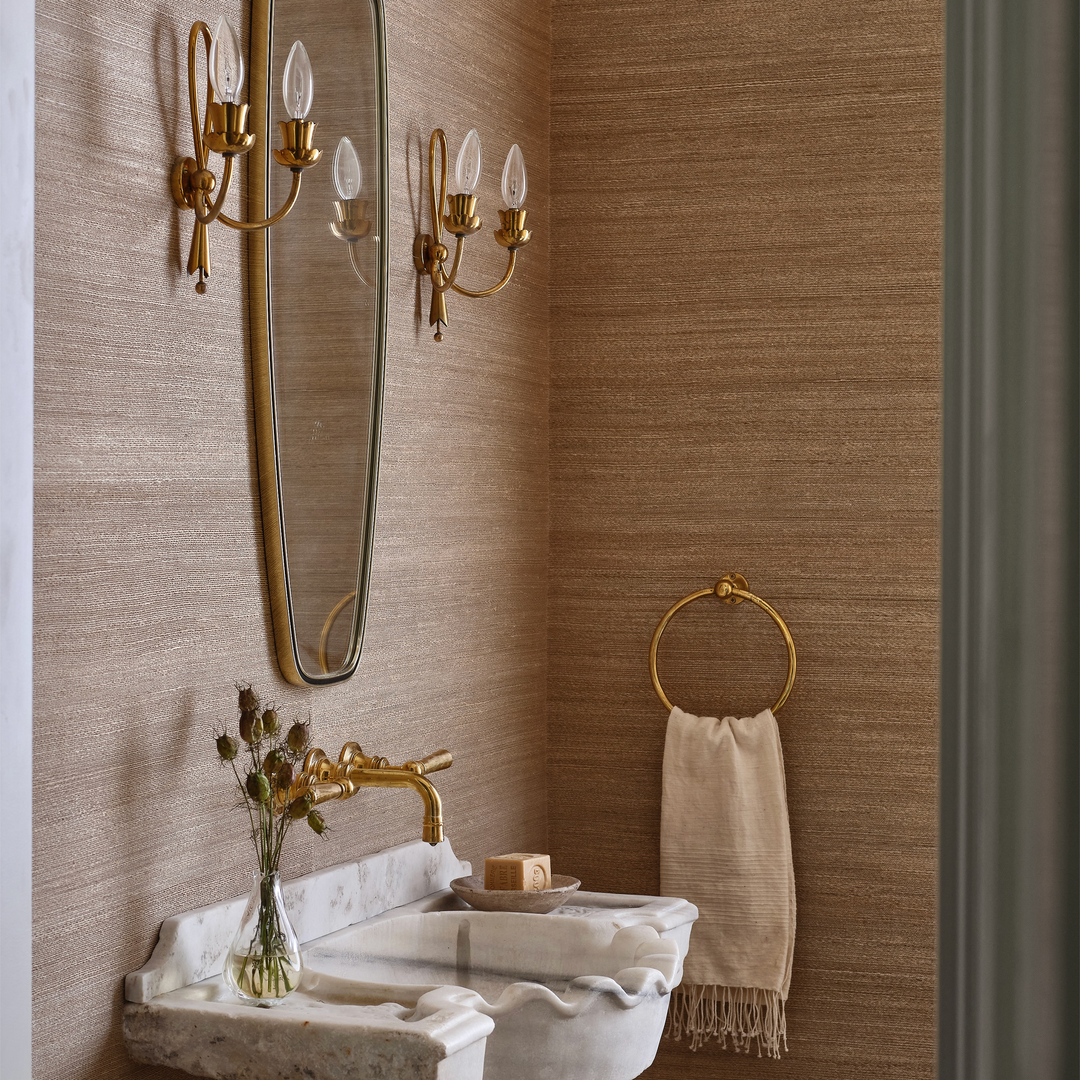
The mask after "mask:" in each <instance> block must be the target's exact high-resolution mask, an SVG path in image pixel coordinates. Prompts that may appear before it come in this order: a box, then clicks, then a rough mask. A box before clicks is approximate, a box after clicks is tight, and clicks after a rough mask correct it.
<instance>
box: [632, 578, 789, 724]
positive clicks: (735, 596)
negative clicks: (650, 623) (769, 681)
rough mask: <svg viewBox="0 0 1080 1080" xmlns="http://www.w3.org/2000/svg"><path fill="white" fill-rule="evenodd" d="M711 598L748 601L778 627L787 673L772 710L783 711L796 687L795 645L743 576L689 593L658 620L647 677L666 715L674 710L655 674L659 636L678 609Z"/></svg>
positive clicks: (727, 600)
mask: <svg viewBox="0 0 1080 1080" xmlns="http://www.w3.org/2000/svg"><path fill="white" fill-rule="evenodd" d="M713 595H715V596H718V597H719V598H720V599H721V600H723V601H724V603H725V604H741V603H742V602H743V601H744V600H749V601H750V602H751V603H753V604H757V606H758V607H759V608H761V610H762V611H765V612H767V613H768V614H769V615H771V616H772V620H773V622H774V623H776V625H777V626H779V627H780V633H781V634H783V635H784V641H785V642H786V643H787V651H788V673H787V682H786V683H784V690H783V693H781V695H780V696H779V697H778V698H777V699H776V704H775V705H774V706H773V707H772V711H773V712H774V713H778V712H779V711H780V709H781V708H782V707H783V704H784V702H785V701H787V699H788V694H790V693H791V688H792V686H794V685H795V642H794V641H793V640H792V637H791V631H790V630H789V629H788V628H787V623H786V622H784V620H783V619H781V618H780V616H779V614H778V613H777V612H776V609H775V608H773V607H772V606H771V605H770V604H767V603H766V602H765V601H764V600H762V599H761V597H760V596H755V595H754V594H753V593H752V592H751V591H750V587H749V586H748V585H747V584H746V578H744V577H743V576H742V574H726V575H725V576H724V577H722V578H721V579H720V580H719V581H718V582H717V583H716V584H715V585H714V586H713V587H712V588H711V589H701V590H699V591H698V592H695V593H691V594H690V595H689V596H684V597H683V598H682V599H681V600H680V601H679V602H678V603H677V604H675V605H673V606H672V608H671V609H670V610H669V611H668V613H667V614H666V615H665V616H664V617H663V618H662V619H661V620H660V622H659V624H658V625H657V627H656V631H655V633H654V634H653V636H652V644H651V645H650V646H649V674H650V675H651V676H652V684H653V689H654V690H655V691H656V693H657V696H658V697H659V698H660V700H661V701H662V702H663V703H664V705H665V706H666V707H667V709H668V710H669V711H670V710H671V709H673V708H674V706H673V705H672V704H671V702H670V701H668V699H667V694H665V693H664V688H663V687H662V686H661V685H660V676H659V675H657V673H656V650H657V648H658V647H659V645H660V635H661V634H663V632H664V629H665V627H666V626H667V624H668V623H669V622H670V621H671V616H672V615H674V614H675V612H676V611H678V610H679V608H681V607H684V606H685V605H686V604H689V603H690V601H691V600H697V599H699V598H700V597H702V596H713Z"/></svg>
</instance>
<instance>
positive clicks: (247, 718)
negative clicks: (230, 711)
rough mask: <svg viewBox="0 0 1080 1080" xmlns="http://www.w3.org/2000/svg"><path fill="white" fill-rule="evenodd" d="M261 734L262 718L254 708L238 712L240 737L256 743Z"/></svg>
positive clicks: (247, 741) (245, 740)
mask: <svg viewBox="0 0 1080 1080" xmlns="http://www.w3.org/2000/svg"><path fill="white" fill-rule="evenodd" d="M262 734H263V726H262V720H261V719H260V717H259V714H258V713H257V712H256V711H255V710H254V709H248V710H247V712H243V713H241V714H240V738H241V739H243V740H244V742H246V743H257V742H258V741H259V740H260V739H261V738H262Z"/></svg>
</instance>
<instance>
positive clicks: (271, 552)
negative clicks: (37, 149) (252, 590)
mask: <svg viewBox="0 0 1080 1080" xmlns="http://www.w3.org/2000/svg"><path fill="white" fill-rule="evenodd" d="M251 27H252V35H251V40H252V50H251V97H250V101H251V114H252V119H251V129H252V130H253V131H255V132H257V133H258V142H257V144H256V147H255V149H254V150H253V151H252V152H251V154H250V155H249V160H250V166H249V174H248V175H249V183H248V219H249V220H256V219H258V218H261V217H264V216H265V215H266V214H267V213H268V212H270V210H269V208H276V207H279V206H281V205H282V203H283V202H284V200H285V197H286V195H287V193H288V189H289V184H290V183H291V181H292V175H291V173H290V172H289V170H288V169H283V168H281V167H280V166H278V167H274V166H273V163H272V161H271V158H270V155H271V153H272V149H273V147H276V146H278V145H280V139H279V137H278V126H277V123H278V122H279V121H284V120H288V119H289V114H288V113H287V112H286V103H285V98H284V94H285V93H287V92H288V91H289V89H290V88H292V90H293V91H294V93H295V92H296V88H297V86H303V85H305V84H304V82H303V80H301V81H300V82H299V83H298V82H297V80H296V71H297V66H298V65H303V63H304V57H303V53H305V52H306V54H307V57H308V58H309V61H310V70H311V73H312V79H313V82H314V94H313V95H311V96H312V104H311V109H310V113H309V115H308V119H310V120H316V121H317V122H318V126H317V127H316V129H315V136H314V140H313V144H314V145H315V146H317V147H318V148H319V149H320V150H321V151H322V158H321V159H320V161H319V163H318V164H317V165H316V166H314V167H313V168H310V169H308V170H307V171H306V172H305V174H304V181H303V187H302V190H301V192H300V197H299V199H298V200H297V203H296V205H295V206H294V207H293V210H292V212H291V213H290V214H289V215H288V217H286V218H285V219H284V220H282V221H280V222H279V223H278V224H277V225H275V226H274V227H273V228H272V229H269V230H265V231H263V230H260V231H258V232H256V233H252V234H251V235H250V241H249V247H248V263H249V265H248V280H249V298H250V311H251V327H250V345H251V354H252V373H253V383H254V392H255V429H256V440H257V444H258V455H259V488H260V494H261V499H262V518H263V538H264V543H265V548H266V571H267V579H268V584H269V591H270V603H271V610H272V614H273V621H274V637H275V641H276V646H277V655H278V664H279V666H280V667H281V671H282V674H283V675H284V676H285V678H286V679H288V680H289V682H292V683H305V684H319V683H331V682H337V681H339V680H341V679H347V678H348V677H349V676H350V675H351V674H352V673H353V671H355V670H356V664H357V661H358V660H359V658H360V648H361V644H362V642H363V635H364V620H365V616H366V611H367V594H368V576H369V571H370V566H371V549H372V541H373V534H374V524H375V493H376V482H377V479H378V465H379V432H380V421H381V412H382V386H383V364H384V357H385V350H386V283H387V244H386V237H387V226H388V221H389V211H388V193H389V185H388V161H387V100H386V45H385V29H384V24H383V12H382V8H381V4H380V2H379V0H254V4H253V8H252V20H251ZM297 41H301V42H303V46H304V47H303V49H297V50H294V49H293V43H294V42H297ZM290 55H291V59H290ZM304 104H306V102H301V108H302V107H303V105H304ZM294 108H295V106H294ZM268 134H269V135H270V137H269V138H268V137H267V135H268Z"/></svg>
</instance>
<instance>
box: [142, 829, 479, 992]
mask: <svg viewBox="0 0 1080 1080" xmlns="http://www.w3.org/2000/svg"><path fill="white" fill-rule="evenodd" d="M471 870H472V866H471V864H469V863H467V862H462V861H461V860H460V859H458V857H457V856H456V855H455V854H454V852H453V849H452V848H451V847H450V843H449V841H446V842H444V843H442V844H439V845H438V846H437V847H432V846H431V845H430V844H425V843H423V842H422V841H420V840H413V841H411V842H410V843H407V844H399V845H398V846H397V847H392V848H386V849H385V850H384V851H380V852H377V853H376V854H374V855H367V856H365V857H364V858H362V859H360V860H359V861H357V862H354V863H339V864H338V865H337V866H330V867H327V868H326V869H325V870H317V871H316V872H315V873H313V874H307V875H305V876H304V877H300V878H295V879H293V880H292V881H287V882H285V883H284V885H283V886H282V891H283V892H284V895H285V907H286V909H287V910H288V912H289V918H290V920H291V921H292V924H293V929H294V930H295V931H296V936H297V938H298V939H299V940H300V942H301V944H303V943H304V942H306V941H313V940H314V939H315V938H320V937H324V936H325V935H327V934H330V933H333V932H334V931H335V930H340V929H341V928H342V927H343V926H350V925H352V924H353V923H358V922H363V921H364V920H365V919H370V918H372V916H374V915H379V914H381V913H382V912H384V911H387V910H389V909H390V908H395V907H400V906H401V905H402V904H408V903H410V902H412V901H414V900H418V899H420V898H421V897H424V896H428V895H429V894H430V893H434V892H438V891H439V890H441V889H445V888H446V887H447V886H448V885H449V884H450V882H451V881H452V880H453V879H454V878H456V877H460V876H461V874H462V873H465V874H468V873H470V872H471ZM246 903H247V897H246V896H237V897H234V898H233V899H231V900H222V901H220V902H219V903H216V904H209V905H207V906H206V907H202V908H197V909H196V910H195V911H189V912H187V913H186V914H183V915H175V916H173V917H172V918H171V919H166V920H165V922H163V923H162V924H161V930H160V932H159V933H158V943H157V945H156V946H155V947H154V951H153V953H152V955H151V956H150V959H149V960H148V961H147V962H146V964H145V965H143V967H141V968H139V970H138V971H133V972H132V973H131V974H130V975H128V976H127V978H126V979H125V980H124V996H125V998H126V999H127V1000H128V1001H133V1002H147V1001H150V1000H151V999H152V998H155V997H158V996H159V995H161V994H167V993H168V992H169V991H170V990H178V989H179V988H180V987H182V986H187V985H188V984H189V983H194V982H200V981H201V980H203V979H208V978H211V977H212V976H214V975H220V974H221V972H222V970H223V969H224V967H225V957H226V955H227V953H228V951H229V946H230V945H231V944H232V939H233V937H234V935H235V934H236V928H237V927H238V926H239V925H240V918H241V916H242V915H243V913H244V905H245V904H246Z"/></svg>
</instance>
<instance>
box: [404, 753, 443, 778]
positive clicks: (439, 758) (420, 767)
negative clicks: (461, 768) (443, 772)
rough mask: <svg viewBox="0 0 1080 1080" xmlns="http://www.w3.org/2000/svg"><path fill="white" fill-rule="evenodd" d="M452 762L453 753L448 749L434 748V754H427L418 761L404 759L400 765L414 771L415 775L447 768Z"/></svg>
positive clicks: (423, 774) (424, 774)
mask: <svg viewBox="0 0 1080 1080" xmlns="http://www.w3.org/2000/svg"><path fill="white" fill-rule="evenodd" d="M453 764H454V755H453V754H451V753H450V751H449V750H436V751H435V753H434V754H428V756H427V757H424V758H421V759H420V760H419V761H406V762H405V764H404V765H402V766H401V767H402V768H403V769H408V770H409V772H414V773H416V775H417V776H427V775H428V774H429V773H433V772H438V771H439V770H440V769H449V768H450V766H451V765H453Z"/></svg>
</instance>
